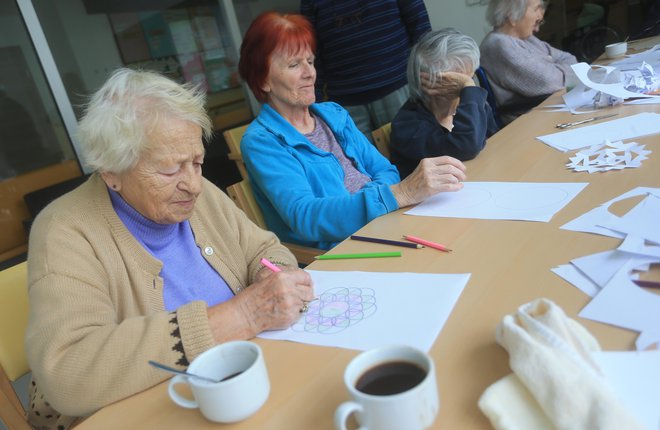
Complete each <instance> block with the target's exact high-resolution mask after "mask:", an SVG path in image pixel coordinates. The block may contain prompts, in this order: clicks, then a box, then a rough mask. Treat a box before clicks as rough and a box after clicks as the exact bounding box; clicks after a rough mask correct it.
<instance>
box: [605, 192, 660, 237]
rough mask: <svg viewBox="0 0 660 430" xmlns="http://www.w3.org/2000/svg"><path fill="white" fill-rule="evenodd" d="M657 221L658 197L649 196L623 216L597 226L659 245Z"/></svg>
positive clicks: (659, 229)
mask: <svg viewBox="0 0 660 430" xmlns="http://www.w3.org/2000/svg"><path fill="white" fill-rule="evenodd" d="M658 220H660V197H659V196H656V195H652V194H649V195H648V196H646V198H645V199H644V200H642V201H641V202H639V203H638V204H637V205H636V206H635V207H634V208H632V209H631V210H630V211H629V212H628V213H627V214H625V215H624V216H622V217H614V218H610V219H609V220H607V221H604V222H601V223H600V224H599V225H600V226H601V227H604V228H607V229H610V230H613V231H616V232H619V233H623V234H626V235H628V234H632V235H634V236H637V237H640V238H642V239H644V240H648V241H651V242H653V243H655V244H657V245H660V228H658Z"/></svg>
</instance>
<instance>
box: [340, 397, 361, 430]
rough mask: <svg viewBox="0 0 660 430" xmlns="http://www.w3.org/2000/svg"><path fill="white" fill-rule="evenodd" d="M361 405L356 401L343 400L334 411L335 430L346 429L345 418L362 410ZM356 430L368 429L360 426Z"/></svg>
mask: <svg viewBox="0 0 660 430" xmlns="http://www.w3.org/2000/svg"><path fill="white" fill-rule="evenodd" d="M362 411H363V409H362V405H361V404H359V403H356V402H344V403H342V404H341V405H339V407H338V408H337V410H336V411H335V428H337V430H346V420H347V419H348V417H349V416H350V415H351V414H352V413H355V412H362ZM358 430H368V429H367V428H366V427H363V426H360V428H358Z"/></svg>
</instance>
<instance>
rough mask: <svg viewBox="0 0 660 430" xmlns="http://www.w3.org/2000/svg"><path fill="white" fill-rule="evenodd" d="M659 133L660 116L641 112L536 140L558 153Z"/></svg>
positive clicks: (539, 137) (540, 137)
mask: <svg viewBox="0 0 660 430" xmlns="http://www.w3.org/2000/svg"><path fill="white" fill-rule="evenodd" d="M656 133H660V114H657V113H654V112H642V113H639V114H636V115H630V116H626V117H623V118H618V119H613V120H607V121H603V122H600V123H598V124H593V125H586V126H581V127H577V128H572V129H570V130H565V131H560V132H557V133H552V134H546V135H544V136H538V137H537V139H538V140H540V141H541V142H543V143H545V144H546V145H549V146H551V147H553V148H555V149H557V150H559V151H562V152H566V151H575V150H578V149H581V148H586V147H589V146H594V145H600V144H602V143H603V142H604V141H606V140H609V141H611V142H612V141H617V140H626V139H635V138H638V137H642V136H648V135H651V134H656Z"/></svg>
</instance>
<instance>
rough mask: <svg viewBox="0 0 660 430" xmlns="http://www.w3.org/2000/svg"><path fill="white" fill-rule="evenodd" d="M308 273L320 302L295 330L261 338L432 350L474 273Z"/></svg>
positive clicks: (357, 346) (353, 346)
mask: <svg viewBox="0 0 660 430" xmlns="http://www.w3.org/2000/svg"><path fill="white" fill-rule="evenodd" d="M308 273H309V274H310V275H311V276H312V280H313V281H314V290H315V293H316V296H317V297H319V300H317V301H314V302H310V303H309V310H308V311H307V314H305V315H302V316H301V318H300V320H299V321H298V322H297V323H295V324H294V325H293V326H292V327H290V328H288V329H286V330H275V331H269V332H264V333H261V334H260V335H259V337H262V338H266V339H278V340H290V341H294V342H302V343H309V344H313V345H323V346H333V347H339V348H349V349H357V350H367V349H371V348H375V347H378V346H383V345H390V344H394V343H396V344H404V345H411V346H414V347H416V348H419V349H421V350H424V351H428V350H429V349H431V346H432V345H433V342H434V341H435V339H436V337H437V336H438V333H440V330H442V327H443V326H444V324H445V322H446V321H447V318H449V315H450V314H451V311H452V309H453V308H454V306H455V304H456V302H457V301H458V298H459V297H460V295H461V293H462V291H463V289H464V288H465V286H466V285H467V282H468V280H469V279H470V274H427V273H378V272H340V271H327V272H326V271H316V270H308ZM310 311H311V313H310Z"/></svg>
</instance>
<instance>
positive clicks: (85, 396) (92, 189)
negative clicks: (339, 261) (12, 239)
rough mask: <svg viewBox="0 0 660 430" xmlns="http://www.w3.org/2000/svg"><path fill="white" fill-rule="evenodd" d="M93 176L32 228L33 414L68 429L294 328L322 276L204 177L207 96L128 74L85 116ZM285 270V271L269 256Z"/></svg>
mask: <svg viewBox="0 0 660 430" xmlns="http://www.w3.org/2000/svg"><path fill="white" fill-rule="evenodd" d="M79 131H80V133H79V138H80V143H81V146H82V149H83V155H84V157H85V161H86V163H87V165H89V166H91V167H92V169H94V171H95V172H94V173H93V174H92V175H91V176H90V178H89V179H88V180H87V181H86V182H85V183H84V184H82V185H81V186H80V187H78V188H76V189H75V190H73V191H72V192H70V193H68V194H66V195H64V196H62V197H60V198H59V199H57V200H56V201H54V202H53V203H51V204H50V205H49V206H48V207H46V208H45V209H44V210H43V211H42V212H40V214H39V215H38V217H37V219H36V220H35V222H34V225H33V227H32V231H31V234H30V250H29V255H28V266H29V297H30V319H29V324H28V329H27V335H26V350H27V356H28V361H29V364H30V368H31V369H32V375H33V382H32V386H31V395H30V398H31V399H32V400H31V402H30V405H31V406H30V410H29V413H28V415H29V416H28V418H29V421H30V424H31V425H32V426H33V427H35V428H41V429H51V428H52V429H56V428H57V429H65V428H68V427H69V426H71V425H72V424H74V423H75V422H76V421H77V418H76V417H83V416H86V415H89V414H91V413H92V412H94V411H95V410H97V409H99V408H101V407H103V406H105V405H107V404H109V403H112V402H115V401H117V400H120V399H122V398H125V397H128V396H130V395H132V394H135V393H137V392H139V391H142V390H145V389H146V388H148V387H151V386H153V385H155V384H157V383H159V382H161V381H163V380H164V379H166V378H168V377H169V375H168V374H167V373H165V372H162V371H159V370H156V369H153V368H151V367H150V366H149V365H148V364H147V361H148V360H150V359H153V360H156V361H159V362H162V363H165V364H167V365H169V366H172V367H177V368H179V369H182V370H183V369H185V368H186V367H187V366H188V364H189V363H190V362H191V361H192V360H193V359H194V358H195V357H196V356H198V355H199V354H200V353H201V352H203V351H205V350H207V349H209V348H210V347H212V346H214V345H216V344H218V343H221V342H225V341H228V340H232V339H249V338H252V337H254V336H255V335H257V334H258V333H260V332H261V331H264V330H271V329H279V328H286V327H288V326H289V325H291V324H292V323H293V322H295V321H296V320H297V319H298V318H299V317H300V315H301V313H302V312H304V310H305V309H306V303H307V302H309V301H310V300H312V298H313V289H312V284H311V278H310V277H309V275H308V274H307V273H305V272H304V271H302V270H300V269H298V267H297V264H296V261H295V259H294V257H293V255H292V254H291V253H290V252H289V251H288V250H287V249H286V248H285V247H284V246H282V245H281V244H280V243H279V241H278V240H277V238H276V237H275V235H274V234H272V233H270V232H267V231H264V230H261V229H260V228H259V227H257V226H256V225H254V224H253V223H252V222H250V221H249V220H248V219H247V218H246V217H245V215H244V214H243V212H242V211H240V209H238V208H237V207H236V206H235V205H234V204H233V202H232V201H231V200H230V199H229V198H228V197H227V196H226V195H225V194H224V193H223V192H222V191H220V190H219V189H218V188H216V187H215V186H214V185H213V184H211V183H210V182H208V181H206V180H204V179H203V178H202V175H201V169H202V163H203V161H204V146H203V139H204V138H208V137H209V135H210V134H211V123H210V120H209V118H208V116H207V115H206V112H205V97H204V94H202V93H200V92H198V91H197V90H195V89H193V88H191V87H187V86H182V85H179V84H177V83H176V82H173V81H171V80H170V79H167V78H165V77H163V76H161V75H158V74H156V73H153V72H141V71H133V70H130V69H120V70H118V71H116V72H115V73H114V74H113V75H112V76H111V77H110V78H109V79H108V81H107V82H106V83H105V84H104V85H103V86H102V87H101V89H100V90H98V91H97V92H96V94H94V96H93V97H92V99H91V101H90V103H89V104H88V106H87V108H86V112H85V115H84V117H83V118H82V120H81V121H80V130H79ZM262 258H267V259H270V260H271V261H272V262H273V263H274V264H277V265H280V266H283V268H284V270H283V271H280V272H278V273H274V272H273V271H271V270H269V269H268V268H265V267H264V266H263V265H262V264H261V259H262Z"/></svg>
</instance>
